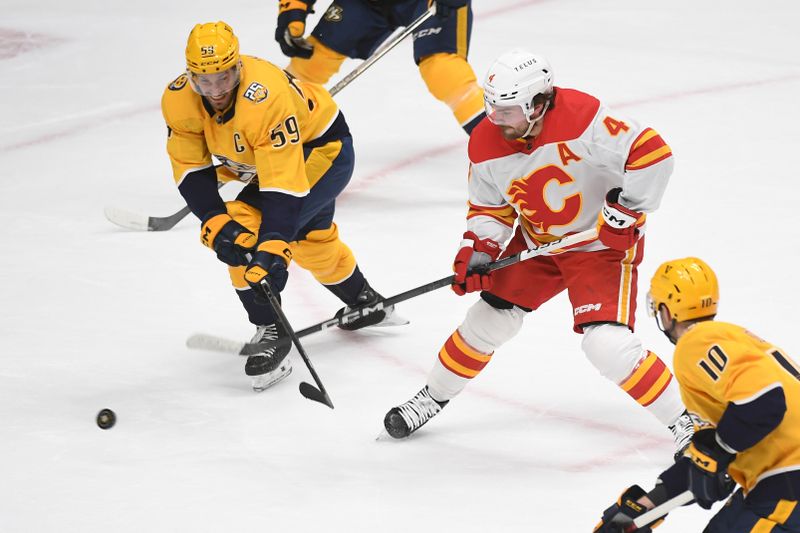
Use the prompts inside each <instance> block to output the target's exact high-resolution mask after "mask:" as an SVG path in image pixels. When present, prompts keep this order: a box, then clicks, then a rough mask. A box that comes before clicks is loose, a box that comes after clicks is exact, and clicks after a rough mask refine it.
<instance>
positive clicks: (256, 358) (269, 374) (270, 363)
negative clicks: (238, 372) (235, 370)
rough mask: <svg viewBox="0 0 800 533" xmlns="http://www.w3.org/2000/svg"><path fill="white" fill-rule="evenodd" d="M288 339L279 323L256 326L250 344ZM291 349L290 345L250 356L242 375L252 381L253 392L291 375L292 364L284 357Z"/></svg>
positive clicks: (283, 345) (286, 344)
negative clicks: (245, 375)
mask: <svg viewBox="0 0 800 533" xmlns="http://www.w3.org/2000/svg"><path fill="white" fill-rule="evenodd" d="M283 337H286V338H288V337H289V334H288V333H287V332H286V330H285V329H283V326H282V325H280V324H279V323H275V324H267V325H266V326H258V329H257V330H256V334H255V335H253V338H252V340H251V341H250V342H267V341H274V340H277V339H279V338H283ZM291 349H292V345H291V343H285V344H282V345H280V346H277V347H273V348H268V349H266V350H264V352H263V353H260V354H257V355H251V356H249V357H248V358H247V362H246V363H245V365H244V373H245V374H247V375H248V376H250V377H251V378H252V380H253V390H254V391H256V392H261V391H263V390H265V389H267V388H269V387H270V386H272V385H274V384H275V383H277V382H279V381H280V380H282V379H283V378H285V377H286V376H288V375H289V374H291V373H292V362H291V360H290V359H289V358H288V357H286V356H287V355H289V352H290V351H291Z"/></svg>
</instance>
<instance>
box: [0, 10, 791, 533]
mask: <svg viewBox="0 0 800 533" xmlns="http://www.w3.org/2000/svg"><path fill="white" fill-rule="evenodd" d="M275 4H276V2H275V1H274V0H259V1H251V0H246V1H242V2H233V3H224V2H212V1H209V0H194V1H187V0H174V1H172V2H159V1H155V0H139V1H137V2H101V1H98V0H83V1H79V2H59V1H56V0H24V1H23V0H4V2H3V5H2V20H0V68H2V72H3V76H2V81H0V101H2V102H3V105H2V109H3V112H2V114H0V168H2V169H3V170H2V181H1V182H0V183H1V185H0V187H2V189H0V190H2V194H0V264H2V268H1V269H0V295H2V300H1V301H2V306H1V307H0V350H1V351H2V359H0V361H2V362H1V363H0V531H3V532H50V531H59V532H61V531H70V532H82V533H84V532H141V531H158V532H162V531H175V532H177V531H198V532H200V531H203V532H206V531H207V532H218V531H245V530H260V531H291V532H306V531H331V532H362V531H363V532H367V531H382V532H383V531H385V532H409V531H423V532H435V533H441V532H464V533H466V532H487V531H488V532H517V531H519V532H522V531H535V532H543V531H570V532H573V531H574V532H581V531H586V532H588V531H591V529H592V527H593V526H594V524H595V523H596V521H597V519H598V518H599V516H600V513H601V512H602V510H603V509H604V508H605V507H607V506H608V505H610V504H611V502H613V500H614V499H616V497H617V495H618V494H619V492H620V491H621V490H622V489H624V488H625V487H627V486H628V485H630V484H633V483H639V484H642V485H643V486H645V487H646V488H649V487H650V486H652V483H653V481H654V480H655V477H656V476H657V474H658V473H659V472H660V471H661V470H662V469H663V468H664V467H665V466H667V465H668V463H669V461H670V457H671V452H672V443H671V436H670V435H669V434H668V432H667V430H666V429H665V428H663V427H662V426H661V425H660V424H659V423H658V422H657V421H656V420H655V419H653V418H652V417H650V415H648V414H647V413H646V412H645V411H644V410H642V409H640V408H639V407H637V406H636V405H635V404H634V403H633V402H632V401H631V400H630V399H629V398H628V397H627V396H626V395H625V394H624V393H622V392H621V391H620V390H619V389H618V388H617V387H616V386H614V385H613V384H611V383H608V382H606V381H605V380H604V379H603V378H602V377H601V376H600V375H599V374H598V373H597V372H596V371H595V370H594V368H593V367H591V365H590V364H589V363H588V362H587V361H586V360H585V359H584V357H583V355H582V353H581V351H580V338H579V336H577V335H575V334H574V333H572V331H571V312H570V307H569V305H568V303H567V300H566V298H565V297H559V298H556V299H555V300H554V301H553V302H551V303H548V304H547V305H545V306H544V307H543V308H542V309H541V310H539V311H538V312H536V313H534V314H533V315H532V316H530V317H528V319H527V322H526V326H525V328H524V329H523V331H522V333H521V334H520V335H519V336H518V337H517V338H515V339H514V340H513V341H511V342H509V343H508V344H507V345H506V346H504V347H503V348H502V349H501V350H499V351H498V353H497V354H496V356H495V358H494V361H493V362H492V364H491V365H489V366H488V367H487V369H486V370H485V371H484V372H483V373H482V374H481V375H480V376H479V377H478V378H477V379H476V380H475V381H474V382H473V383H472V384H470V385H469V387H468V388H467V389H466V390H465V392H464V393H463V394H462V395H460V396H459V397H458V398H456V399H455V400H453V401H452V402H451V404H450V405H449V406H448V407H447V409H446V410H445V411H444V412H443V413H442V414H441V415H440V416H439V417H437V418H436V419H435V420H433V421H432V422H431V423H430V424H428V425H427V426H426V427H425V428H423V430H421V431H420V432H419V433H417V434H416V435H415V436H414V437H413V438H411V439H409V440H406V441H403V442H384V441H376V440H375V437H376V435H377V434H378V432H379V430H380V429H381V425H382V419H383V416H384V413H385V412H386V411H387V410H388V409H389V408H390V407H392V406H393V405H396V404H398V403H400V402H402V401H404V400H406V399H408V398H410V397H411V396H412V395H413V394H414V393H415V392H416V391H417V390H418V389H419V388H420V387H421V386H422V385H423V384H424V382H425V377H426V375H427V371H428V369H429V368H430V367H431V365H432V364H433V361H434V359H435V357H436V354H437V351H438V350H439V348H440V346H441V344H442V342H443V341H444V340H445V339H446V338H447V336H448V335H449V334H450V333H451V332H452V330H453V329H454V328H455V327H456V326H457V325H458V324H459V323H460V321H461V319H462V317H463V314H464V311H465V309H466V308H467V307H468V306H469V305H470V303H471V302H472V301H474V297H469V296H468V297H462V298H459V297H456V296H455V295H454V294H452V293H451V292H450V291H449V290H448V289H442V290H439V291H437V292H434V293H430V294H428V295H425V296H421V297H419V298H416V299H414V300H411V301H408V302H407V303H404V304H402V305H401V306H400V308H401V309H402V312H403V314H405V315H406V316H407V317H409V318H410V319H411V321H412V323H411V325H409V326H406V327H403V328H395V329H392V330H388V329H385V330H381V331H366V332H359V333H355V334H346V333H345V332H339V331H329V332H325V333H320V334H318V335H316V336H311V337H306V338H305V339H304V344H305V347H306V350H307V351H308V353H309V355H310V357H311V359H312V360H313V363H314V365H315V368H316V370H317V371H318V372H319V375H320V376H321V378H322V380H323V382H324V384H325V386H326V387H327V389H328V390H329V392H330V394H331V397H332V399H333V402H334V404H335V407H336V408H335V410H333V411H332V410H330V409H327V408H326V407H324V406H321V405H319V404H316V403H313V402H310V401H308V400H306V399H304V398H303V397H302V396H300V394H299V393H298V390H297V387H298V383H299V382H300V381H309V380H310V377H309V375H308V373H307V371H306V370H305V368H304V366H303V364H302V361H301V359H300V358H299V356H297V354H296V353H295V354H294V355H293V356H292V357H293V361H294V367H295V372H294V374H293V375H292V376H291V377H290V378H289V379H288V380H286V381H285V382H283V383H281V384H279V385H278V386H276V387H275V388H274V389H271V390H268V391H266V392H264V393H262V394H255V393H253V392H252V391H251V390H250V388H249V385H248V381H247V378H246V376H245V375H244V373H243V363H244V362H243V360H241V359H238V358H236V357H233V356H229V355H224V354H217V353H206V352H197V351H190V350H189V349H187V348H186V347H185V346H184V342H185V339H186V338H187V337H188V336H189V335H190V334H192V333H194V332H207V333H214V334H219V335H223V336H227V337H232V338H237V339H243V340H245V339H247V338H249V337H250V335H251V334H252V329H253V328H252V327H251V326H250V325H249V323H248V322H247V321H246V318H245V316H244V313H243V311H242V310H241V308H240V306H239V303H238V300H237V299H236V297H235V296H234V294H233V293H232V290H231V289H230V286H229V281H228V280H227V274H226V271H225V268H224V267H223V265H222V264H221V263H219V262H217V261H216V259H215V258H214V255H213V254H212V253H210V252H209V251H208V250H206V249H204V248H203V247H202V246H201V245H200V243H199V239H198V223H197V221H196V220H194V219H187V220H185V221H183V222H182V223H181V224H179V225H178V226H177V227H176V228H175V229H173V230H171V231H168V232H164V233H140V232H131V231H124V230H121V229H120V228H117V227H114V226H112V225H111V224H109V223H108V222H107V221H106V220H105V219H104V217H103V208H104V206H107V205H115V206H120V207H125V208H128V209H134V210H138V211H140V212H143V213H147V214H153V215H167V214H170V213H172V212H174V211H176V210H177V209H179V208H180V207H181V206H182V205H183V202H182V200H181V198H180V196H179V194H178V192H177V190H176V188H175V185H174V183H173V181H172V179H171V176H170V166H169V162H168V159H167V156H166V154H165V150H164V144H165V133H166V131H165V127H164V124H163V122H162V119H161V115H160V111H159V99H160V96H161V92H162V90H163V88H164V86H165V85H166V84H167V83H168V82H169V81H171V80H172V79H174V78H175V77H176V76H177V75H178V74H180V73H181V71H182V69H183V47H184V45H185V38H186V35H187V34H188V31H189V29H190V28H191V26H192V25H193V24H194V23H196V22H199V21H208V20H217V19H223V20H225V21H227V22H229V23H230V24H232V25H233V27H234V28H235V30H236V31H237V32H238V34H239V37H240V39H241V43H242V49H243V51H245V52H248V53H252V54H256V55H260V56H262V57H265V58H267V59H269V60H272V61H273V62H276V63H278V64H281V65H283V64H285V63H286V60H285V58H284V57H283V56H282V55H281V54H280V51H279V48H278V46H277V44H276V43H275V42H274V41H273V36H272V35H273V31H274V21H275V15H276V9H277V7H276V5H275ZM319 4H321V6H322V8H323V9H324V7H325V6H326V5H327V2H323V1H321V2H319ZM475 4H476V5H475V24H474V32H473V38H472V47H471V55H470V60H471V63H472V64H473V65H474V67H475V70H476V71H477V72H478V73H479V76H483V74H484V73H485V71H486V69H487V67H488V65H489V63H490V62H491V60H492V59H493V58H494V57H496V56H497V55H499V54H500V53H502V52H503V51H505V50H506V49H508V48H510V47H513V46H525V47H528V48H531V49H534V50H536V51H538V52H540V53H542V54H544V55H546V56H548V57H549V59H550V61H551V62H552V64H553V65H554V68H555V72H556V81H557V84H558V85H560V86H564V87H575V88H579V89H582V90H584V91H587V92H590V93H592V94H595V95H596V96H598V97H600V98H602V99H603V100H604V101H605V102H607V103H609V104H611V105H613V106H615V107H616V108H618V109H619V110H620V111H624V112H625V113H627V114H630V115H632V116H635V117H637V118H638V119H640V120H641V121H642V122H646V123H647V124H649V125H652V126H653V127H654V128H656V129H657V130H658V131H659V132H660V133H661V134H662V135H663V136H664V138H665V139H667V141H668V142H669V143H670V144H671V146H672V148H673V150H674V153H675V159H676V170H675V174H674V176H673V178H672V182H671V184H670V187H669V189H668V191H667V194H666V197H665V199H664V202H663V206H662V208H661V209H660V210H659V211H657V212H656V213H655V214H654V215H652V216H651V217H650V219H649V220H650V224H649V228H650V229H649V236H648V244H647V248H648V249H647V253H646V258H645V261H644V263H643V265H642V267H641V271H640V272H641V276H640V288H641V290H640V292H639V304H640V306H639V312H638V313H637V319H638V328H637V331H638V333H639V334H640V335H641V337H642V338H643V339H644V340H645V343H646V345H647V346H648V347H651V348H652V349H653V350H655V351H657V352H658V353H660V354H661V355H662V357H664V358H665V359H666V360H667V361H670V360H671V345H669V343H668V342H667V340H666V339H665V338H663V337H662V336H661V334H660V333H659V332H658V331H657V329H656V326H655V324H654V323H652V322H651V321H650V319H649V318H648V317H647V316H646V313H645V312H644V305H643V304H644V301H643V295H644V292H645V291H644V288H645V287H646V284H647V282H648V280H649V277H650V275H651V274H652V272H653V270H654V268H655V267H656V266H657V265H658V264H659V263H660V262H662V261H664V260H666V259H670V258H675V257H682V256H686V255H699V256H701V257H703V258H704V259H705V260H706V261H708V262H709V263H710V264H711V265H712V266H713V267H714V268H715V269H716V271H717V273H718V274H719V278H720V281H721V285H722V294H723V296H722V302H721V311H720V319H724V320H729V321H733V322H739V323H742V324H744V325H746V326H748V327H749V328H751V329H752V330H753V331H755V332H757V333H759V334H760V335H762V336H764V337H766V338H767V339H770V340H772V341H773V342H775V343H777V344H779V345H782V346H783V347H784V348H785V349H786V350H787V351H788V353H790V354H794V357H795V358H798V355H800V342H798V340H797V339H798V337H797V336H796V332H793V331H792V328H794V327H797V306H798V300H797V297H798V294H799V293H800V281H798V276H797V258H798V256H799V255H800V246H798V243H799V242H800V233H799V232H798V222H800V217H799V216H798V214H797V211H796V206H797V199H798V180H800V176H799V175H798V171H797V167H798V164H797V154H798V147H799V146H800V134H799V133H798V128H797V125H798V123H800V105H798V95H799V94H800V59H798V56H797V51H798V50H800V38H798V33H797V28H796V26H797V22H798V20H799V19H800V4H798V3H797V2H796V1H793V0H771V1H769V2H749V1H744V0H734V1H731V0H729V1H722V0H707V1H703V2H698V1H695V0H676V1H672V2H638V1H634V0H615V1H611V2H596V1H591V0H560V1H555V0H550V1H548V0H538V1H537V0H527V1H526V0H498V1H491V2H490V1H488V0H484V1H479V0H476V2H475ZM319 11H321V9H320V10H319ZM317 16H319V14H318V15H317ZM356 64H357V63H356V62H347V63H346V64H345V66H344V67H343V70H342V74H344V73H345V72H347V71H349V69H351V68H353V67H354V66H355V65H356ZM337 99H338V101H339V102H340V104H341V107H342V108H343V110H344V112H345V114H346V116H347V118H348V120H349V122H350V125H351V128H352V130H353V132H354V135H355V141H356V148H357V158H358V159H357V166H356V175H355V177H354V178H353V181H352V183H351V184H350V186H349V188H348V190H347V191H346V193H345V194H343V195H342V196H341V198H340V200H339V202H338V212H337V221H338V223H339V225H340V227H341V233H342V235H343V238H344V239H345V240H346V241H347V242H348V243H349V244H350V245H351V247H352V248H353V249H354V250H355V251H356V254H357V256H358V258H359V262H360V264H361V266H362V268H363V270H364V272H365V273H366V274H367V276H368V278H369V280H370V282H371V283H372V284H373V285H374V286H375V287H376V288H377V289H378V290H379V291H381V292H382V293H383V294H384V295H387V296H388V295H392V294H396V293H399V292H402V291H404V290H406V289H409V288H412V287H415V286H418V285H422V284H424V283H427V282H428V281H432V280H434V279H438V278H440V277H443V276H446V275H448V274H449V273H450V264H451V260H452V256H453V254H454V252H455V248H456V245H457V243H458V241H459V239H460V235H461V233H462V232H463V226H464V214H465V200H466V187H465V182H466V179H465V178H466V169H467V162H466V154H465V146H466V137H465V136H464V135H463V133H462V132H461V131H460V130H459V129H458V128H457V127H456V126H455V123H454V122H453V120H452V119H451V117H450V114H449V112H448V111H446V110H445V109H444V108H443V106H442V105H440V104H439V103H438V102H435V101H434V100H433V99H432V98H431V97H430V96H429V95H428V94H427V91H426V89H425V86H424V84H423V82H422V81H421V80H420V78H419V76H418V73H417V70H416V68H415V66H414V65H413V62H412V60H411V43H410V42H405V43H403V44H402V45H401V46H399V47H398V49H396V50H394V51H392V52H391V53H390V54H389V55H388V56H387V57H385V58H384V59H383V60H381V61H380V62H379V63H378V64H377V65H376V66H375V67H374V69H372V70H370V71H368V72H367V73H366V74H364V75H363V76H362V77H361V78H360V79H358V80H357V81H355V82H354V83H353V84H352V85H351V86H350V87H347V88H346V89H345V90H344V91H343V92H342V93H341V94H340V95H339V96H338V97H337ZM227 194H229V195H230V194H231V191H228V193H227ZM284 302H285V309H286V312H287V313H288V315H289V318H290V319H291V321H292V323H293V324H294V325H295V326H296V327H297V328H302V327H305V326H307V325H310V324H312V323H315V322H317V321H319V320H322V319H325V318H327V317H329V316H330V315H332V313H333V312H334V311H335V310H336V309H337V307H338V302H337V300H335V298H334V297H333V296H332V295H331V294H329V293H328V292H327V291H326V290H324V289H322V288H321V287H320V286H318V285H317V284H316V283H315V282H314V280H313V279H312V278H311V276H310V275H309V274H308V273H306V272H304V271H301V270H299V269H297V268H293V269H292V270H291V278H290V285H289V288H288V289H287V291H286V293H285V297H284ZM104 407H108V408H111V409H113V410H115V411H116V413H117V415H118V422H117V425H116V426H115V427H114V428H113V429H111V430H109V431H102V430H100V429H98V427H97V426H96V425H95V421H94V417H95V415H96V413H97V412H98V411H99V410H100V409H101V408H104ZM710 517H711V513H709V512H706V511H703V510H701V509H699V508H697V507H692V508H684V509H680V510H677V511H675V512H673V513H672V514H671V515H670V516H669V518H668V520H667V521H666V523H665V524H664V526H662V528H660V529H659V531H664V533H667V532H670V531H673V532H686V531H700V530H702V529H703V527H704V525H705V523H706V521H707V520H708V518H710Z"/></svg>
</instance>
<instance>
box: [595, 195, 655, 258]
mask: <svg viewBox="0 0 800 533" xmlns="http://www.w3.org/2000/svg"><path fill="white" fill-rule="evenodd" d="M621 192H622V189H621V188H619V187H617V188H616V189H611V190H610V191H608V194H606V203H605V205H604V206H603V210H602V211H601V212H600V216H599V217H598V218H599V220H598V224H597V238H598V239H600V242H602V243H603V244H605V245H606V246H608V247H609V248H611V249H614V250H619V251H620V252H624V251H626V250H630V249H631V248H633V246H634V245H635V244H636V241H638V240H639V238H640V237H641V232H640V231H639V226H641V225H642V224H644V217H645V215H644V213H640V212H639V211H634V210H632V209H628V208H627V207H625V206H624V205H622V204H620V203H619V193H621Z"/></svg>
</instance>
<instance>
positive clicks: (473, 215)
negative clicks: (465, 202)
mask: <svg viewBox="0 0 800 533" xmlns="http://www.w3.org/2000/svg"><path fill="white" fill-rule="evenodd" d="M477 217H487V218H491V219H492V220H495V221H497V222H499V223H501V224H503V225H504V226H507V227H509V228H512V227H514V219H511V220H508V219H505V218H502V217H497V216H494V215H492V214H490V213H469V214H468V215H467V220H470V219H473V218H477ZM514 218H516V217H514Z"/></svg>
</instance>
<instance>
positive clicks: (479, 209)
mask: <svg viewBox="0 0 800 533" xmlns="http://www.w3.org/2000/svg"><path fill="white" fill-rule="evenodd" d="M479 216H486V217H489V218H492V219H494V220H496V221H498V222H500V223H501V224H503V225H505V226H508V227H512V226H514V221H515V220H516V219H517V212H516V211H514V208H513V207H511V206H510V205H502V206H482V205H475V204H473V203H470V204H469V212H467V220H469V219H471V218H475V217H479Z"/></svg>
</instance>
